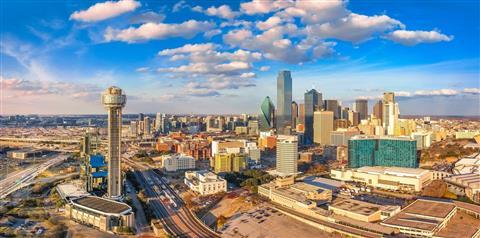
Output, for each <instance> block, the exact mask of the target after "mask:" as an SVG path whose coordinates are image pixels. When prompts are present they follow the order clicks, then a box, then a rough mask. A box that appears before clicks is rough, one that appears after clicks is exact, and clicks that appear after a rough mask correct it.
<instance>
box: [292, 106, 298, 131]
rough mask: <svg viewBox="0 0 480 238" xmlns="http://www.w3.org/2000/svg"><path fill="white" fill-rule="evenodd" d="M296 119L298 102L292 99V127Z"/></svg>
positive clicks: (295, 123)
mask: <svg viewBox="0 0 480 238" xmlns="http://www.w3.org/2000/svg"><path fill="white" fill-rule="evenodd" d="M297 119H298V104H297V103H296V102H295V101H293V102H292V119H291V122H292V128H295V126H296V125H297Z"/></svg>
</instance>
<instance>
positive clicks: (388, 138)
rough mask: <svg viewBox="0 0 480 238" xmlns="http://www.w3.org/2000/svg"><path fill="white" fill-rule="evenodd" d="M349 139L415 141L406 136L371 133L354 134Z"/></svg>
mask: <svg viewBox="0 0 480 238" xmlns="http://www.w3.org/2000/svg"><path fill="white" fill-rule="evenodd" d="M351 140H402V141H415V142H416V140H414V139H411V138H410V137H406V136H372V135H356V136H354V137H352V138H351Z"/></svg>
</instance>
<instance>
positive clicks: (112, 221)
mask: <svg viewBox="0 0 480 238" xmlns="http://www.w3.org/2000/svg"><path fill="white" fill-rule="evenodd" d="M65 215H66V217H68V218H70V219H72V220H73V221H76V222H78V223H81V224H88V225H89V226H92V227H95V228H96V229H99V230H101V231H105V232H114V233H115V232H117V229H119V228H125V227H130V228H134V227H135V215H134V212H133V210H132V208H131V207H130V206H129V205H127V204H125V203H122V202H117V201H113V200H110V199H105V198H101V197H94V196H86V197H80V198H77V199H73V200H72V201H71V202H70V203H68V204H67V205H65Z"/></svg>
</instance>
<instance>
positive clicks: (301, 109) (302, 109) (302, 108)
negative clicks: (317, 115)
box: [297, 103, 305, 131]
mask: <svg viewBox="0 0 480 238" xmlns="http://www.w3.org/2000/svg"><path fill="white" fill-rule="evenodd" d="M298 124H302V125H304V124H305V104H304V103H300V104H298V123H297V125H298ZM297 131H298V130H297Z"/></svg>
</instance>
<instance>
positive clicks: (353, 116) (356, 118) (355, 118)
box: [347, 110, 360, 126]
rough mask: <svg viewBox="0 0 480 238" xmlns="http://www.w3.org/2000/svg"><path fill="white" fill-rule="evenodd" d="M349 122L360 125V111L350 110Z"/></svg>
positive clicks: (352, 124)
mask: <svg viewBox="0 0 480 238" xmlns="http://www.w3.org/2000/svg"><path fill="white" fill-rule="evenodd" d="M347 113H348V122H349V123H350V125H351V126H358V125H359V124H360V113H358V112H355V111H351V110H349V111H348V112H347Z"/></svg>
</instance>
